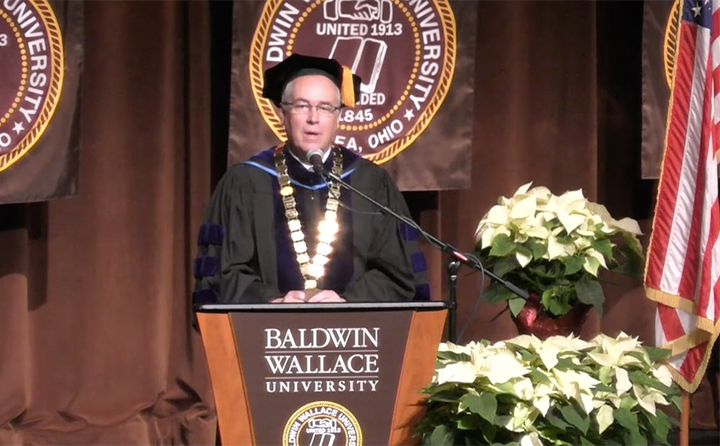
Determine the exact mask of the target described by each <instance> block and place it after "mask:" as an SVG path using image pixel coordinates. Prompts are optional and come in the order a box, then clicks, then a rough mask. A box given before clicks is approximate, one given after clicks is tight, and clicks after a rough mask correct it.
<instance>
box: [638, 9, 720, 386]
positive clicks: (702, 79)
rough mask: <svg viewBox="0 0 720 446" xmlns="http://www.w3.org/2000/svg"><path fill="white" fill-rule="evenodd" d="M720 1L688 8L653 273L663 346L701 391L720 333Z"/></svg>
mask: <svg viewBox="0 0 720 446" xmlns="http://www.w3.org/2000/svg"><path fill="white" fill-rule="evenodd" d="M718 8H720V0H700V1H698V0H693V1H688V0H686V1H684V2H683V5H682V10H681V11H680V13H681V14H682V17H681V24H680V33H679V37H678V47H677V53H676V54H677V59H676V63H675V76H674V80H673V88H672V95H671V100H670V108H669V113H668V125H667V134H666V140H665V155H664V159H663V166H662V174H661V177H660V184H659V188H658V196H657V205H656V208H655V219H654V221H653V230H652V237H651V240H650V247H649V248H648V255H647V265H646V269H645V289H646V292H647V296H648V298H650V299H652V300H654V301H656V302H657V303H658V311H657V317H656V323H655V337H656V342H657V345H659V346H664V347H665V348H669V349H670V350H671V351H672V353H671V357H670V358H669V360H668V362H669V365H670V366H671V372H673V376H674V378H675V382H677V383H678V385H679V386H680V387H682V388H683V389H684V390H685V391H687V392H694V391H695V389H697V387H698V385H699V384H700V381H701V380H702V377H703V375H704V374H705V369H706V367H707V364H708V360H709V359H710V353H711V351H712V345H713V343H714V342H715V340H716V338H717V337H718V333H719V332H720V323H718V320H719V318H718V315H719V314H720V280H719V279H720V241H719V240H718V234H719V233H720V214H719V210H718V170H717V169H718V153H717V151H718V148H719V147H718V146H719V142H720V135H719V134H718V131H719V130H720V126H719V125H718V121H720V68H718V65H720V40H719V39H718V36H719V35H720V12H718Z"/></svg>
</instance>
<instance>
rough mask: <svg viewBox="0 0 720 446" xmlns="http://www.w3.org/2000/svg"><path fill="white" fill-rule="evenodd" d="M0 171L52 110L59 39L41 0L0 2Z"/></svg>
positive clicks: (58, 77) (60, 64)
mask: <svg viewBox="0 0 720 446" xmlns="http://www.w3.org/2000/svg"><path fill="white" fill-rule="evenodd" d="M0 67H2V69H1V70H0V172H2V171H4V170H6V169H8V168H9V167H10V166H12V165H13V164H14V163H15V162H17V161H18V160H19V159H20V158H22V157H23V156H25V155H26V154H27V153H28V152H29V151H30V149H32V147H33V146H34V145H35V143H36V142H37V141H38V140H39V139H40V137H42V135H43V133H44V131H45V129H46V128H47V125H48V123H49V122H50V120H51V119H52V116H53V114H54V113H55V107H56V106H57V104H58V101H59V99H60V93H61V91H62V85H63V70H64V51H63V41H62V35H61V32H60V26H59V25H58V21H57V18H56V17H55V13H54V12H53V10H52V7H51V6H50V3H49V2H48V1H47V0H2V1H0Z"/></svg>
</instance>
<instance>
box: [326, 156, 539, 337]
mask: <svg viewBox="0 0 720 446" xmlns="http://www.w3.org/2000/svg"><path fill="white" fill-rule="evenodd" d="M314 164H316V163H314ZM313 167H314V169H315V172H316V173H317V174H318V175H320V176H321V177H324V178H326V179H327V178H329V179H331V180H332V181H335V182H337V183H338V184H340V185H341V186H343V187H344V188H346V189H348V190H349V191H351V192H354V193H356V194H357V195H359V196H361V197H362V198H363V199H365V200H367V201H369V202H370V203H372V204H373V205H375V206H376V207H377V208H378V209H380V211H381V212H382V213H383V214H385V215H389V216H391V217H393V218H395V219H396V220H398V221H400V222H402V223H404V224H406V225H408V226H410V227H412V228H414V229H416V230H417V231H418V232H420V234H421V235H422V236H423V237H424V238H425V240H427V241H428V242H429V243H430V244H431V245H433V246H434V247H436V248H438V249H440V250H441V251H442V252H444V253H446V254H448V255H450V257H451V259H450V261H452V260H456V261H459V262H460V263H461V264H463V265H467V266H468V267H470V268H472V269H474V270H477V271H480V272H481V273H482V274H485V275H486V276H488V277H490V278H492V279H494V280H496V281H498V282H500V284H501V285H502V286H504V287H505V288H507V289H508V290H510V291H511V292H513V293H514V294H516V295H518V296H520V297H522V298H523V299H525V300H527V299H528V293H527V292H525V291H524V290H522V289H520V288H518V287H517V286H515V285H513V284H512V283H510V282H508V281H506V280H504V279H503V278H501V277H498V276H497V275H496V274H495V273H493V272H492V271H488V270H486V269H485V268H484V267H483V265H482V262H480V260H479V259H478V258H477V257H475V256H474V255H472V254H469V253H463V252H461V251H460V250H458V249H457V248H455V247H454V246H452V245H451V244H449V243H446V242H443V241H442V240H439V239H437V238H436V237H434V236H432V235H431V234H429V233H428V232H426V231H425V230H424V229H422V228H421V227H420V226H419V225H418V224H417V223H415V222H414V221H413V220H412V219H411V218H408V217H405V216H404V215H400V214H398V213H397V212H395V211H393V210H392V209H390V208H389V207H387V206H385V205H383V204H381V203H378V202H377V201H376V200H374V199H372V198H370V197H369V196H367V195H366V194H364V193H363V192H360V191H359V190H358V189H357V188H355V187H353V186H351V185H350V184H348V183H346V182H345V181H344V180H343V179H342V178H340V177H338V176H337V175H335V174H334V173H332V172H328V171H326V170H325V169H324V168H323V166H322V164H320V165H314V166H313ZM458 268H459V267H458ZM449 298H450V305H449V307H450V308H449V315H448V320H449V321H451V322H452V323H453V326H452V327H449V330H448V331H449V333H448V339H450V340H451V342H454V341H455V340H456V337H455V336H456V333H455V327H454V323H455V321H456V318H457V297H456V296H455V293H454V292H451V293H450V296H449Z"/></svg>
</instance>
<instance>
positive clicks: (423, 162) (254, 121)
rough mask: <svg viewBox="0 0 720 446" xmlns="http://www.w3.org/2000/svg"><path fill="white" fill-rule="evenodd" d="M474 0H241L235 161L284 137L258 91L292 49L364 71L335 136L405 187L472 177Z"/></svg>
mask: <svg viewBox="0 0 720 446" xmlns="http://www.w3.org/2000/svg"><path fill="white" fill-rule="evenodd" d="M476 10H477V2H468V1H450V0H430V1H428V0H402V1H399V0H397V1H393V0H327V1H325V2H322V1H319V0H316V1H312V2H308V1H306V0H269V1H267V2H262V1H240V0H238V1H235V2H234V10H233V18H234V20H233V45H232V91H231V106H230V149H229V157H228V161H229V164H230V165H232V164H235V163H237V162H241V161H244V160H245V159H247V158H248V157H249V156H251V155H253V154H255V153H257V152H259V151H261V150H264V149H266V148H268V147H270V146H274V145H276V144H278V143H279V142H280V141H284V140H285V138H286V137H285V133H284V131H283V128H282V122H281V116H280V113H279V112H278V110H277V109H276V108H275V107H274V106H273V104H272V103H271V102H270V101H268V100H267V99H263V98H261V97H260V95H261V92H262V84H263V82H262V77H263V76H262V75H263V71H264V70H265V69H267V68H269V67H272V66H274V65H276V64H277V63H278V62H280V61H282V60H283V59H284V58H286V57H287V56H288V55H289V54H291V53H292V52H297V53H301V54H307V55H313V56H322V57H332V58H335V59H337V60H338V61H339V62H340V63H342V64H343V65H345V66H348V67H349V68H351V69H352V70H353V72H355V73H356V74H358V75H359V76H360V77H361V78H362V86H361V94H360V100H359V103H358V104H357V105H356V107H355V108H347V109H344V110H341V111H340V131H339V134H338V137H337V138H336V142H337V143H338V144H342V145H344V146H346V147H348V148H349V149H351V150H354V151H356V152H357V153H360V154H361V155H362V156H364V157H366V158H368V159H370V160H372V161H374V162H376V163H378V164H381V165H383V166H384V167H386V168H387V169H388V170H389V171H390V173H391V174H392V175H393V177H394V179H395V181H396V183H397V184H398V187H400V189H401V190H441V189H459V188H467V187H469V186H470V167H471V163H470V161H471V157H470V154H471V141H472V112H473V92H474V79H475V78H474V74H473V73H474V69H475V57H474V55H475V23H476V15H477V14H476Z"/></svg>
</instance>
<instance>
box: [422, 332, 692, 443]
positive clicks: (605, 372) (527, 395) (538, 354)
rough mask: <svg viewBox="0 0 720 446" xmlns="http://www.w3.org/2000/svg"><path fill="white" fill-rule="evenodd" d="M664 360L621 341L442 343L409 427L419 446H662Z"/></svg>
mask: <svg viewBox="0 0 720 446" xmlns="http://www.w3.org/2000/svg"><path fill="white" fill-rule="evenodd" d="M668 353H669V352H668V351H667V350H662V349H657V348H651V347H644V346H642V345H641V343H640V342H639V341H638V339H637V338H633V337H630V336H628V335H626V334H624V333H620V335H619V336H617V337H615V338H613V337H610V336H606V335H602V334H601V335H598V336H597V337H595V338H594V339H593V340H591V341H589V342H586V341H583V340H581V339H579V338H576V337H573V336H572V335H571V336H568V337H565V336H553V337H550V338H548V339H547V340H545V341H541V340H539V339H538V338H536V337H534V336H528V335H523V336H518V337H515V338H513V339H510V340H507V341H503V342H498V343H496V344H493V345H489V343H487V342H471V343H470V344H468V345H465V346H458V345H454V344H451V343H443V344H441V345H440V348H439V351H438V358H437V364H436V370H435V375H434V377H433V381H432V383H431V384H430V386H428V387H427V388H426V389H424V392H425V393H427V394H428V396H427V399H426V402H425V404H426V409H427V410H426V413H425V416H424V418H423V420H422V421H421V423H420V424H419V425H418V431H417V433H418V435H419V436H421V438H422V442H423V444H425V445H466V444H472V445H483V444H487V445H507V446H509V445H515V446H517V445H519V446H541V445H567V446H584V445H598V444H603V445H626V444H627V445H636V446H640V445H647V444H665V445H667V444H668V442H667V436H668V432H669V431H670V428H671V425H672V424H677V421H676V420H675V419H674V418H671V417H669V416H668V415H667V414H666V413H665V412H664V411H663V410H661V408H662V407H670V406H671V405H672V406H675V408H676V409H677V410H679V409H680V404H681V403H680V391H679V389H678V388H677V386H676V385H675V384H673V382H672V379H671V375H670V372H669V371H668V369H667V368H666V366H665V365H663V364H661V363H660V361H661V360H662V359H664V358H666V357H667V354H668Z"/></svg>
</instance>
